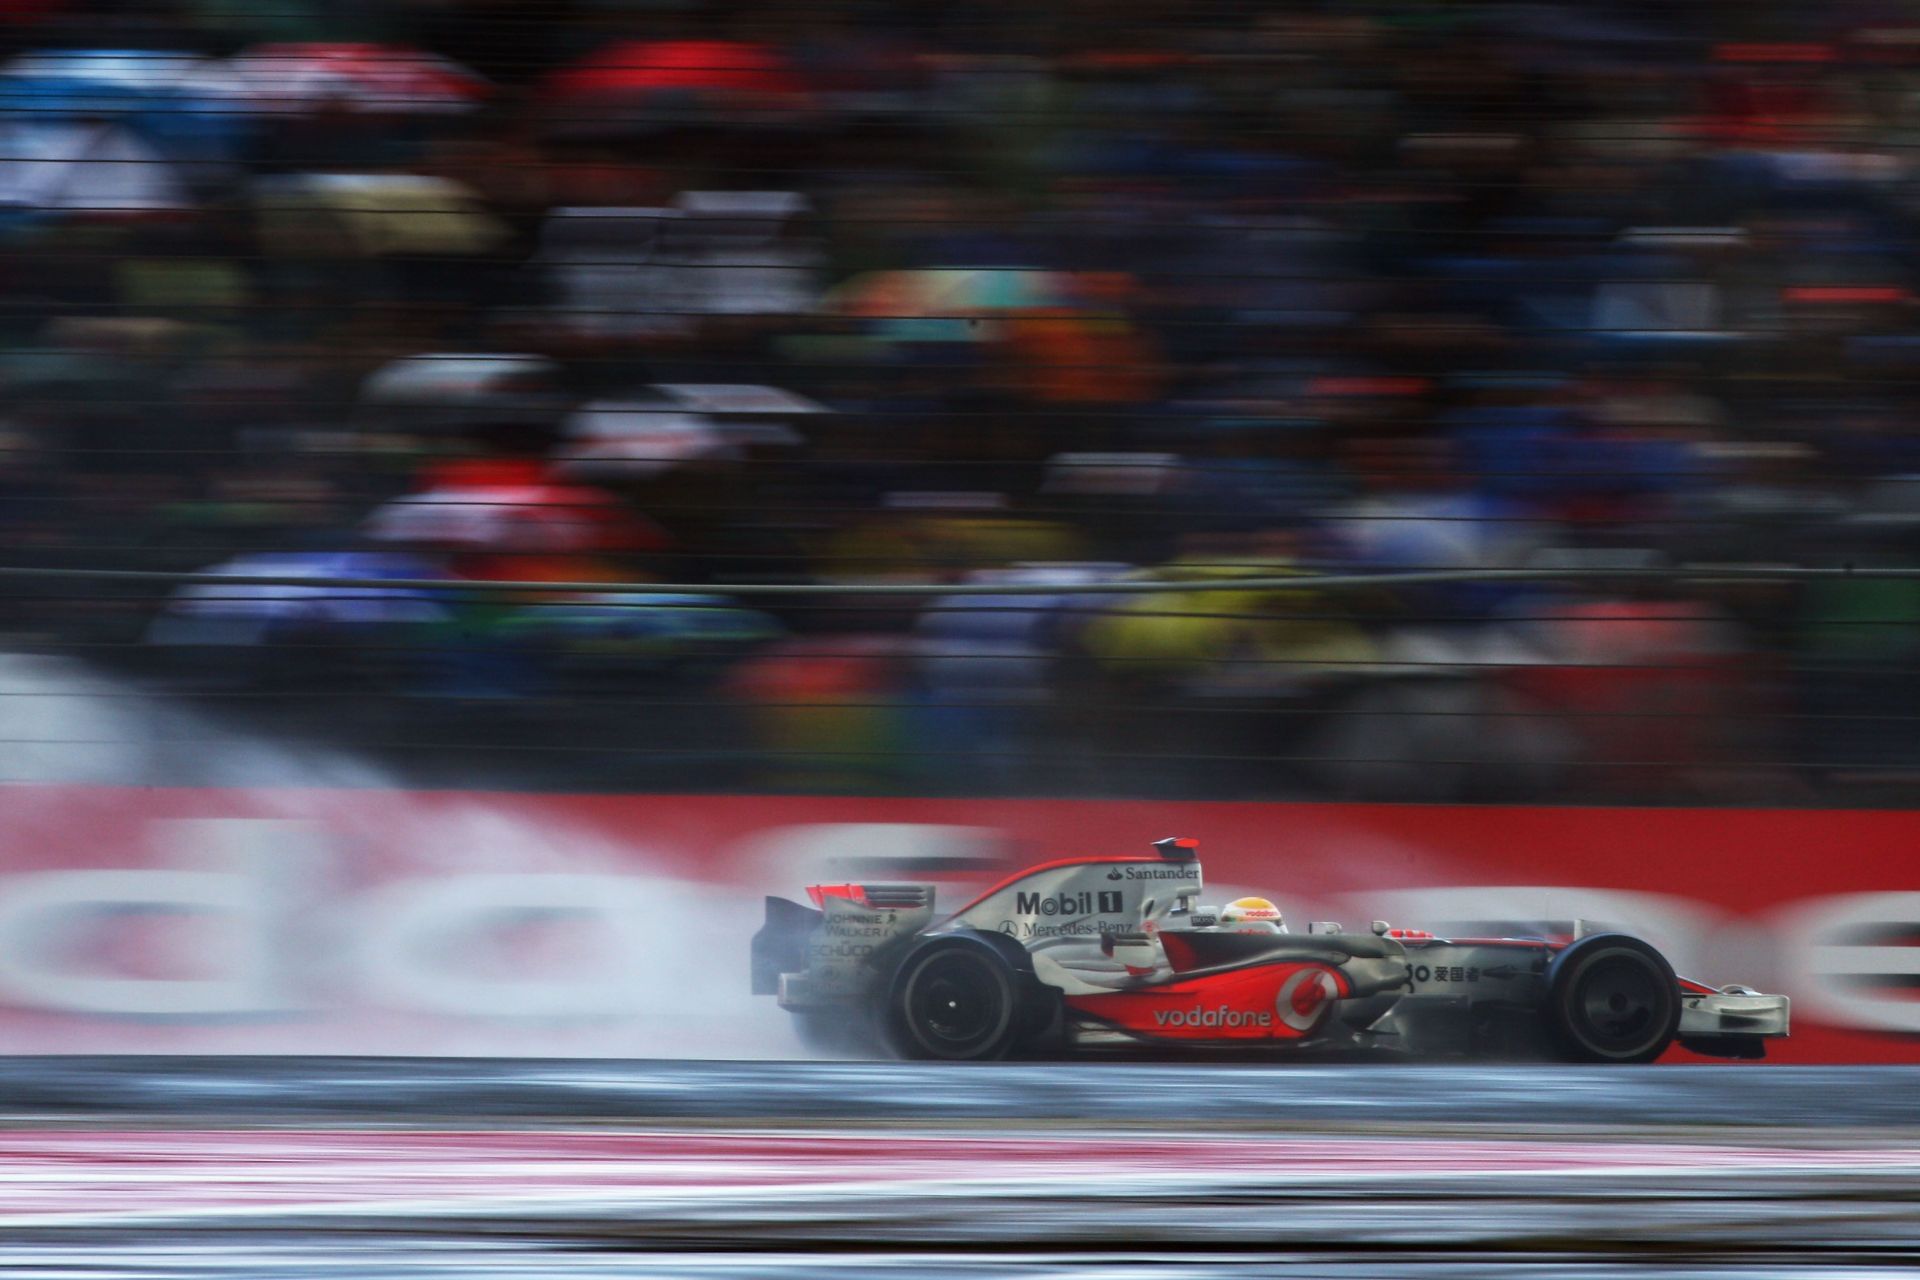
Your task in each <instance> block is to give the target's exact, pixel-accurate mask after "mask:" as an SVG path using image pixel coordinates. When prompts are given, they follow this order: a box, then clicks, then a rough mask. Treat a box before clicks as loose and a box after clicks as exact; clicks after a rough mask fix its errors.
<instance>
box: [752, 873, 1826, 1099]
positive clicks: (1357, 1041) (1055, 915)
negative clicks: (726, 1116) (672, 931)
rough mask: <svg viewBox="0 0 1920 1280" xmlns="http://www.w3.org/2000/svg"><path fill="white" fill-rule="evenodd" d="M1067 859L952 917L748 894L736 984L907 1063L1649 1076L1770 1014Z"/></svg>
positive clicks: (1658, 969) (1517, 952)
mask: <svg viewBox="0 0 1920 1280" xmlns="http://www.w3.org/2000/svg"><path fill="white" fill-rule="evenodd" d="M1154 849H1155V852H1154V853H1153V854H1142V855H1139V856H1134V857H1104V858H1069V859H1064V860H1062V861H1058V862H1048V863H1043V864H1042V865H1040V866H1036V867H1031V868H1029V869H1027V870H1025V871H1022V872H1019V873H1018V874H1016V875H1013V876H1010V877H1008V878H1007V879H1005V880H1003V881H1001V882H1000V883H999V884H996V885H994V886H993V887H992V888H991V889H988V890H987V891H986V892H985V893H983V894H981V895H980V896H979V897H977V898H975V899H974V900H973V901H971V902H969V903H967V904H966V905H965V906H963V907H961V908H960V909H959V910H958V911H955V912H953V913H952V914H950V915H947V916H944V917H941V916H937V915H936V913H935V910H934V897H935V891H934V886H932V885H930V884H833V885H814V886H812V887H811V888H810V889H808V891H807V892H808V895H809V896H810V897H811V898H812V900H813V903H814V906H812V907H807V906H802V905H801V904H799V903H796V902H791V901H788V900H786V899H784V898H768V899H767V919H766V925H765V927H764V928H762V929H761V931H760V932H759V933H758V934H756V935H755V937H754V940H753V989H754V991H755V992H756V993H758V994H762V995H773V996H777V997H778V998H779V1003H780V1005H781V1007H782V1008H784V1009H787V1010H788V1011H789V1012H791V1013H792V1014H793V1015H794V1017H795V1019H796V1021H797V1024H798V1027H799V1030H800V1032H801V1034H802V1037H803V1038H804V1039H805V1040H806V1041H807V1042H808V1043H809V1044H811V1045H813V1046H814V1047H816V1048H828V1049H836V1050H840V1051H843V1052H844V1051H853V1052H890V1053H892V1054H895V1055H898V1056H900V1057H906V1058H935V1059H955V1060H960V1059H992V1058H1004V1057H1007V1056H1010V1055H1016V1054H1028V1053H1042V1054H1044V1053H1049V1052H1061V1051H1099V1050H1127V1049H1132V1050H1136V1051H1138V1050H1145V1051H1149V1052H1162V1053H1165V1052H1183V1051H1209V1052H1213V1051H1233V1050H1241V1051H1255V1052H1266V1053H1276V1052H1284V1053H1289V1054H1302V1055H1307V1054H1314V1055H1320V1054H1341V1055H1345V1054H1367V1053H1388V1054H1397V1055H1407V1056H1416V1057H1506V1058H1510V1057H1556V1058H1561V1059H1566V1060H1571V1061H1576V1062H1651V1061H1652V1060H1654V1059H1655V1058H1658V1057H1659V1056H1660V1055H1661V1054H1663V1053H1665V1052H1666V1051H1667V1049H1668V1047H1669V1046H1670V1045H1672V1044H1673V1043H1674V1042H1675V1041H1676V1040H1677V1041H1678V1042H1679V1043H1680V1044H1681V1045H1682V1046H1684V1047H1686V1048H1689V1049H1692V1050H1694V1051H1696V1052H1700V1053H1705V1054H1709V1055H1713V1056H1718V1057H1734V1058H1758V1057H1763V1056H1765V1048H1764V1042H1765V1040H1766V1039H1767V1038H1768V1037H1775V1036H1784V1035H1786V1034H1787V1018H1788V1008H1787V998H1786V997H1785V996H1779V995H1763V994H1761V993H1759V992H1757V991H1753V990H1750V989H1748V988H1746V987H1738V986H1732V987H1722V988H1718V989H1716V988H1713V987H1709V986H1706V985H1703V984H1701V983H1698V982H1691V981H1689V980H1687V979H1685V978H1681V977H1678V976H1676V975H1675V974H1674V971H1673V968H1672V966H1671V965H1669V964H1668V963H1667V961H1666V959H1665V958H1664V957H1663V956H1661V954H1660V953H1659V951H1657V950H1656V949H1655V948H1653V947H1652V946H1650V945H1649V944H1648V943H1646V942H1644V941H1642V940H1640V939H1639V938H1635V937H1631V936H1628V935H1626V934H1620V933H1593V934H1585V935H1584V936H1582V931H1581V930H1580V929H1579V928H1578V927H1576V928H1575V930H1574V934H1573V936H1563V937H1546V938H1442V937H1436V936H1434V935H1433V934H1431V933H1427V932H1424V931H1420V930H1412V929H1396V928H1391V927H1389V926H1388V925H1387V924H1386V923H1385V922H1382V921H1375V922H1373V925H1372V928H1371V929H1370V930H1368V931H1366V932H1362V933H1348V932H1345V931H1344V930H1342V929H1341V927H1340V926H1339V925H1337V924H1332V923H1325V922H1320V923H1314V924H1311V925H1309V926H1308V928H1307V929H1306V931H1305V932H1304V933H1293V932H1289V931H1288V930H1287V927H1286V924H1285V921H1284V920H1283V919H1282V918H1281V915H1280V913H1279V911H1278V910H1276V909H1274V908H1273V907H1272V905H1271V904H1270V903H1266V902H1265V901H1263V900H1260V899H1242V900H1241V901H1240V902H1237V903H1232V904H1228V906H1227V907H1226V908H1223V909H1214V908H1209V907H1205V906H1202V905H1199V900H1200V894H1201V874H1200V861H1199V852H1198V849H1197V847H1196V843H1195V842H1194V841H1191V840H1177V839H1173V840H1162V841H1159V842H1157V843H1156V844H1155V845H1154Z"/></svg>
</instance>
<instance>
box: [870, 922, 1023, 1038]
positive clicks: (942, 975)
mask: <svg viewBox="0 0 1920 1280" xmlns="http://www.w3.org/2000/svg"><path fill="white" fill-rule="evenodd" d="M1021 991H1022V987H1021V982H1020V975H1019V974H1018V973H1016V972H1015V971H1014V968H1013V966H1012V965H1011V964H1010V963H1008V961H1007V959H1006V958H1005V957H1004V956H1002V955H1001V954H1000V953H999V952H998V951H996V950H995V949H994V948H993V947H992V946H990V945H987V944H985V943H982V942H978V941H974V940H970V939H966V938H952V939H945V940H941V941H938V942H934V943H931V944H929V945H927V946H923V947H920V948H918V949H917V950H915V951H913V952H912V953H911V954H909V955H908V956H907V957H906V959H905V960H904V961H902V962H901V965H900V969H899V971H898V972H897V973H896V974H895V975H894V979H893V983H892V986H891V989H890V991H889V994H888V999H887V1014H888V1018H887V1021H888V1031H889V1033H890V1038H891V1039H892V1041H893V1045H894V1049H895V1050H896V1051H897V1052H898V1053H899V1054H900V1056H901V1057H903V1058H925V1059H934V1060H939V1061H947V1062H967V1061H980V1060H987V1059H994V1058H1004V1057H1006V1056H1007V1054H1008V1053H1009V1052H1010V1051H1011V1050H1012V1049H1013V1047H1014V1045H1015V1043H1016V1042H1017V1041H1018V1040H1019V1038H1020V1035H1021V1032H1022V1030H1023V1028H1024V1026H1025V1022H1026V1016H1025V1010H1024V1008H1023V1002H1022V998H1021Z"/></svg>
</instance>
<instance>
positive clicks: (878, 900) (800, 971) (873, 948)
mask: <svg viewBox="0 0 1920 1280" xmlns="http://www.w3.org/2000/svg"><path fill="white" fill-rule="evenodd" d="M807 896H808V897H809V898H811V899H812V900H813V902H814V904H815V905H814V906H813V907H805V906H802V905H800V904H799V903H797V902H790V901H788V900H787V899H785V898H768V899H767V919H766V923H765V924H764V925H763V926H762V927H761V929H760V931H759V932H758V933H756V934H754V935H753V947H752V957H753V994H755V995H757V996H779V997H780V1000H781V1003H782V1004H794V1005H798V1004H802V1003H806V1004H811V1003H816V1002H822V1001H830V1000H836V999H845V998H848V997H852V996H857V995H860V994H862V993H863V992H864V991H865V990H866V988H867V986H868V985H869V984H870V983H871V982H872V981H873V978H874V975H875V974H876V972H877V970H876V969H875V967H874V961H875V960H876V959H877V958H878V957H880V956H882V955H883V954H885V953H886V952H887V950H888V948H889V946H890V944H892V943H894V942H897V941H899V940H901V939H904V938H911V937H912V936H914V935H915V934H917V933H919V932H920V930H922V929H924V928H926V927H927V925H928V924H929V923H930V922H931V921H932V919H933V903H934V886H933V885H930V884H816V885H809V886H808V887H807Z"/></svg>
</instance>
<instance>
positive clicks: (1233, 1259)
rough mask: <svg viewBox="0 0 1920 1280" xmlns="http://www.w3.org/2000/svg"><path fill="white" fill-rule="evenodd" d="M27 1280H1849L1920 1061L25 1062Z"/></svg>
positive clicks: (1884, 1239)
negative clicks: (1548, 1278) (1552, 1279)
mask: <svg viewBox="0 0 1920 1280" xmlns="http://www.w3.org/2000/svg"><path fill="white" fill-rule="evenodd" d="M0 1117H3V1118H4V1121H5V1127H0V1275H7V1276H14V1275H23V1276H24V1275H34V1276H46V1277H55V1276H57V1277H67V1278H69V1280H88V1278H92V1277H101V1278H105V1277H109V1276H113V1277H134V1276H140V1277H175V1278H178V1280H187V1278H189V1277H208V1278H212V1277H241V1276H260V1277H297V1276H312V1277H333V1276H342V1277H344V1276H349V1275H351V1276H365V1277H374V1276H389V1275H390V1276H395V1277H404V1276H421V1277H438V1276H494V1277H526V1278H528V1280H532V1278H535V1277H546V1276H560V1275H562V1274H565V1275H568V1276H582V1275H588V1276H594V1275H604V1276H649V1277H653V1276H661V1277H664V1276H676V1277H678V1276H715V1277H736V1276H741V1277H744V1276H763V1275H788V1276H807V1277H812V1276H823V1277H824V1276H828V1275H832V1276H836V1277H848V1276H872V1277H882V1278H884V1280H892V1278H893V1277H896V1276H898V1277H901V1278H902V1280H904V1278H905V1277H908V1276H913V1277H945V1276H953V1277H962V1276H969V1277H971V1276H978V1277H987V1276H994V1277H998V1276H1012V1275H1037V1274H1047V1275H1053V1276H1061V1275H1069V1276H1084V1277H1095V1276H1098V1277H1116V1278H1122V1277H1140V1278H1141V1280H1148V1278H1152V1280H1160V1278H1161V1277H1173V1276H1203V1277H1204V1276H1215V1275H1226V1274H1229V1273H1230V1274H1233V1275H1236V1276H1248V1275H1267V1274H1275V1275H1278V1274H1281V1273H1285V1274H1287V1275H1290V1276H1322V1275H1324V1276H1343V1277H1345V1276H1381V1275H1394V1276H1416V1277H1425V1276H1432V1277H1452V1276H1461V1277H1465V1276H1477V1277H1486V1276H1500V1277H1505V1276H1532V1275H1542V1276H1544V1275H1548V1274H1552V1275H1556V1276H1569V1275H1571V1276H1616V1275H1618V1276H1625V1275H1628V1274H1633V1275H1638V1276H1648V1275H1664V1276H1689V1277H1690V1276H1722V1277H1744V1276H1778V1275H1782V1274H1794V1275H1808V1276H1814V1275H1830V1276H1841V1275H1849V1276H1858V1275H1863V1274H1892V1273H1896V1272H1900V1271H1907V1270H1911V1269H1914V1268H1920V1071H1917V1070H1909V1069H1903V1068H1884V1069H1881V1068H1859V1069H1854V1068H1845V1069H1834V1068H1817V1069H1816V1068H1768V1067H1731V1068H1717V1067H1683V1068H1675V1067H1667V1068H1646V1069H1632V1070H1594V1071H1588V1070H1574V1069H1566V1068H1556V1067H1524V1068H1492V1069H1490V1068H1484V1067H1479V1068H1405V1067H1395V1068H1381V1067H1373V1068H1366V1067H1315V1068H1307V1069H1298V1068H1296V1069H1286V1068H1277V1069H1276V1068H1258V1067H1223V1066H1208V1067H1194V1066H1158V1065H1156V1066H1143V1065H1139V1064H1110V1065H1098V1064H1094V1065H1089V1064H1076V1065H1071V1066H1068V1065H1032V1066H1027V1065H1018V1066H995V1067H969V1068H943V1067H922V1066H901V1065H865V1064H852V1063H780V1064H775V1063H715V1062H708V1063H666V1062H637V1063H619V1062H581V1061H572V1062H532V1061H522V1062H499V1061H482V1060H453V1061H447V1060H398V1059H385V1060H379V1059H308V1060H295V1059H148V1060H122V1059H46V1058H41V1059H12V1060H0Z"/></svg>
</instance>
